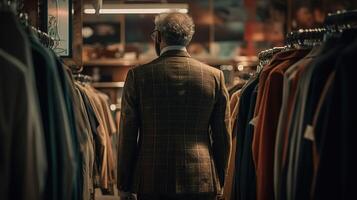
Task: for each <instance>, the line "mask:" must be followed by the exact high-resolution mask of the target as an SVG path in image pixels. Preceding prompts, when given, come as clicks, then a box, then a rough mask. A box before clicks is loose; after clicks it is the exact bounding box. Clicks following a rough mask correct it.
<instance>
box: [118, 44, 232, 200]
mask: <svg viewBox="0 0 357 200" xmlns="http://www.w3.org/2000/svg"><path fill="white" fill-rule="evenodd" d="M229 117H230V112H229V96H228V92H227V89H226V87H225V85H224V77H223V73H222V72H220V71H219V70H217V69H215V68H212V67H210V66H207V65H205V64H203V63H201V62H198V61H196V60H194V59H192V58H191V57H190V56H189V55H188V53H187V52H185V51H180V50H170V51H167V52H165V53H163V54H162V55H161V56H160V57H159V58H158V59H156V60H154V61H152V62H151V63H149V64H145V65H142V66H140V67H136V68H134V69H132V70H130V71H129V72H128V76H127V80H126V83H125V87H124V93H123V97H122V112H121V122H120V136H119V138H120V139H119V152H118V187H119V189H120V190H122V191H131V192H135V193H138V194H139V197H140V196H141V197H149V198H148V199H160V198H161V199H163V198H169V199H170V198H172V199H190V198H192V199H200V198H201V197H202V198H206V199H209V196H212V197H214V196H215V195H216V194H217V193H220V192H221V187H222V186H223V184H224V180H225V176H226V172H227V166H228V160H229V154H230V148H231V135H230V120H229ZM209 130H211V132H210V131H209ZM200 196H201V197H200ZM181 197H182V198H181ZM143 199H145V198H143Z"/></svg>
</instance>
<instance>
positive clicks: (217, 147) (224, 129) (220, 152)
mask: <svg viewBox="0 0 357 200" xmlns="http://www.w3.org/2000/svg"><path fill="white" fill-rule="evenodd" d="M210 125H211V130H212V140H213V144H212V148H213V159H214V163H215V167H216V171H217V174H218V177H219V181H220V184H221V186H223V185H224V181H225V177H226V176H227V172H228V162H229V157H230V153H231V145H232V144H231V143H232V139H231V128H230V108H229V94H228V91H227V88H226V86H225V83H224V76H223V73H222V72H221V73H220V77H219V86H218V91H217V93H216V103H215V106H214V109H213V113H212V115H211V119H210Z"/></svg>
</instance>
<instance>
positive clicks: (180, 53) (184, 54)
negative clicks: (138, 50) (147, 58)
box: [160, 50, 191, 57]
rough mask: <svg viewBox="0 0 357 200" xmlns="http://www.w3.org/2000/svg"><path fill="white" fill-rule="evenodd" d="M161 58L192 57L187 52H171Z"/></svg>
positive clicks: (165, 53)
mask: <svg viewBox="0 0 357 200" xmlns="http://www.w3.org/2000/svg"><path fill="white" fill-rule="evenodd" d="M160 57H191V56H190V54H188V53H187V51H181V50H169V51H166V52H164V53H163V54H161V55H160Z"/></svg>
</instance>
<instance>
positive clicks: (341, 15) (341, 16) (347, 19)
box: [324, 10, 357, 26]
mask: <svg viewBox="0 0 357 200" xmlns="http://www.w3.org/2000/svg"><path fill="white" fill-rule="evenodd" d="M351 22H354V23H357V10H349V11H346V10H342V11H337V12H336V13H329V14H328V16H327V17H326V19H325V22H324V23H325V25H326V26H330V25H332V26H335V25H343V24H349V23H351Z"/></svg>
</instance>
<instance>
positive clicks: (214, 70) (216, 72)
mask: <svg viewBox="0 0 357 200" xmlns="http://www.w3.org/2000/svg"><path fill="white" fill-rule="evenodd" d="M191 62H192V65H194V66H200V67H202V68H203V69H204V70H205V71H206V72H208V73H210V74H211V75H214V76H218V77H219V76H220V74H221V70H219V69H217V68H215V67H212V66H210V65H208V64H206V63H203V62H201V61H199V60H196V59H193V58H191Z"/></svg>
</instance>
